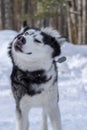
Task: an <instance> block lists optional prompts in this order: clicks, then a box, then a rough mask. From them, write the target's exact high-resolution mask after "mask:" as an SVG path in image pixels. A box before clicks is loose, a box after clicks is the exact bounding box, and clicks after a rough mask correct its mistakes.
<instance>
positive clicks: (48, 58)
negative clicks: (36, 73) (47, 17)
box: [9, 26, 64, 71]
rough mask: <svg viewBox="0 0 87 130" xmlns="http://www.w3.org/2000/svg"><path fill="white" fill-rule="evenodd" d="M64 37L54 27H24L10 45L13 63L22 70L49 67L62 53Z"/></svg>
mask: <svg viewBox="0 0 87 130" xmlns="http://www.w3.org/2000/svg"><path fill="white" fill-rule="evenodd" d="M63 41H64V39H63V38H62V37H61V36H60V34H59V33H58V32H57V31H56V30H53V29H52V28H43V29H36V28H29V27H28V26H26V27H24V28H23V29H22V30H21V32H20V33H19V34H18V35H17V36H16V37H15V38H14V40H13V41H12V43H11V45H10V50H9V54H10V56H11V59H12V61H13V64H15V65H16V66H18V67H19V68H21V69H22V70H30V71H31V70H35V69H41V67H42V66H44V67H45V68H48V67H47V66H50V64H51V63H52V62H53V60H54V58H55V57H56V56H58V55H60V53H61V49H60V47H61V44H62V42H63ZM42 68H43V67H42Z"/></svg>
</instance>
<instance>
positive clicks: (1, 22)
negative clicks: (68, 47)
mask: <svg viewBox="0 0 87 130" xmlns="http://www.w3.org/2000/svg"><path fill="white" fill-rule="evenodd" d="M24 20H27V21H28V24H29V26H36V27H46V26H52V27H54V28H55V29H57V30H59V31H60V33H61V34H62V35H64V36H66V37H67V38H68V39H69V41H70V42H73V43H74V44H87V0H0V29H14V30H19V29H20V26H21V24H22V22H23V21H24Z"/></svg>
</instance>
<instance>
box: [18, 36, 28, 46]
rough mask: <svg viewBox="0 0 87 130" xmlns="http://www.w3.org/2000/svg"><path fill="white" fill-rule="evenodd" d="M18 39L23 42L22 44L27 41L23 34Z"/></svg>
mask: <svg viewBox="0 0 87 130" xmlns="http://www.w3.org/2000/svg"><path fill="white" fill-rule="evenodd" d="M17 41H18V43H19V44H22V45H23V44H25V43H26V39H25V38H24V37H23V36H19V37H18V38H17Z"/></svg>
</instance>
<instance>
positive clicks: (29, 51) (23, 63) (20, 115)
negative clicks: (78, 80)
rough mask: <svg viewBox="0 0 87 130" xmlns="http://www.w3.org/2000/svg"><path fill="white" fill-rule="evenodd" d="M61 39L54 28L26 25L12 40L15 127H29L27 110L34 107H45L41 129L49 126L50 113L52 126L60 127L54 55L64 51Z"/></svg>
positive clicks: (17, 128)
mask: <svg viewBox="0 0 87 130" xmlns="http://www.w3.org/2000/svg"><path fill="white" fill-rule="evenodd" d="M62 42H63V38H62V37H61V36H60V34H59V33H58V32H57V31H56V30H53V29H52V28H42V29H37V28H29V27H28V26H25V27H24V28H23V29H22V30H21V32H20V33H19V34H18V35H17V36H16V37H15V38H14V39H13V41H12V43H11V44H10V46H9V55H10V58H11V60H12V63H13V69H12V73H11V84H12V92H13V95H14V98H15V101H16V119H17V122H16V123H17V124H16V130H28V127H29V122H28V112H29V111H30V109H31V108H32V107H42V109H43V121H42V127H41V130H47V128H48V127H47V116H49V118H50V121H51V124H52V128H53V130H61V119H60V111H59V107H58V99H59V94H58V86H57V79H58V75H57V74H58V72H57V66H56V62H55V57H56V56H59V55H60V53H61V49H60V47H61V44H62Z"/></svg>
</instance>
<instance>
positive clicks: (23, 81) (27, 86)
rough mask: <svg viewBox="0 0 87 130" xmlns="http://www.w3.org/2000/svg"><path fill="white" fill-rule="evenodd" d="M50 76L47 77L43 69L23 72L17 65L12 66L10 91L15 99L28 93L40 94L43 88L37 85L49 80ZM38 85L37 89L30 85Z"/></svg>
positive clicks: (32, 94)
mask: <svg viewBox="0 0 87 130" xmlns="http://www.w3.org/2000/svg"><path fill="white" fill-rule="evenodd" d="M51 78H52V77H50V78H48V79H47V77H46V75H45V71H44V70H38V71H33V72H28V71H26V72H24V71H22V70H20V69H19V68H18V67H16V66H14V67H13V71H12V74H11V81H12V91H13V94H14V97H15V99H17V101H19V100H20V99H21V97H22V96H24V95H25V94H28V95H30V96H34V95H35V94H40V93H41V92H42V91H43V89H39V85H40V84H42V83H46V82H48V81H49V80H51ZM33 84H37V85H38V91H37V90H35V89H33V87H32V85H33Z"/></svg>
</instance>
